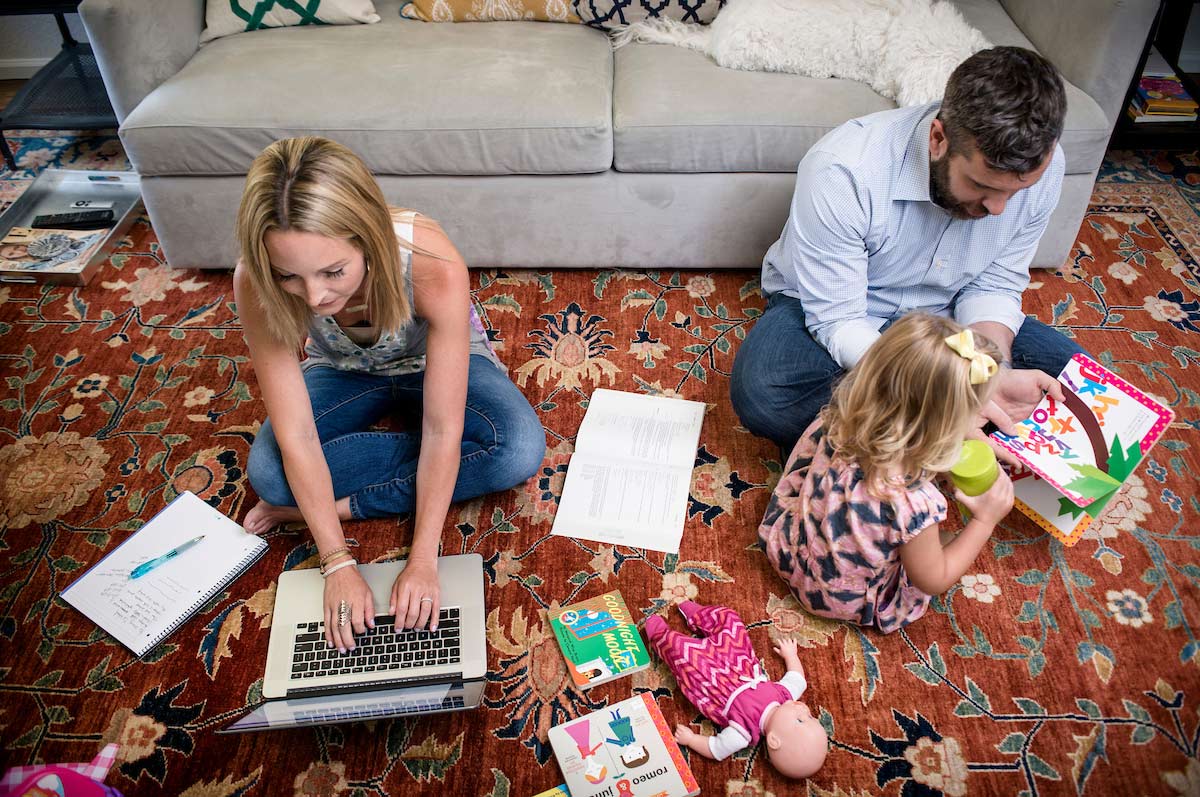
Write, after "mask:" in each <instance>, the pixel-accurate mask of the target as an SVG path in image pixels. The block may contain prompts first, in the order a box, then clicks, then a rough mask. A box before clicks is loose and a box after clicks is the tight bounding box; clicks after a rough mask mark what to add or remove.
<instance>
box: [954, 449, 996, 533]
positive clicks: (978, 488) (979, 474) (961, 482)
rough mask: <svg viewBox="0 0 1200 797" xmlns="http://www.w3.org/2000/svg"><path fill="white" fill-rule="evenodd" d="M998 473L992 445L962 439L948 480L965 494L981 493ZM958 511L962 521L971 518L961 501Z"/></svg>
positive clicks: (989, 486) (992, 482)
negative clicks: (956, 459) (956, 460)
mask: <svg viewBox="0 0 1200 797" xmlns="http://www.w3.org/2000/svg"><path fill="white" fill-rule="evenodd" d="M999 475H1000V463H998V462H997V461H996V454H995V452H993V451H992V447H991V446H989V445H988V444H987V443H985V442H983V441H982V440H964V441H963V444H962V453H961V454H959V456H958V462H956V463H954V467H952V468H951V469H950V481H952V482H954V486H955V487H957V488H958V489H960V490H962V491H963V492H964V493H965V494H966V495H982V494H983V493H986V492H987V491H988V489H989V488H991V486H992V485H993V484H994V483H995V482H996V477H997V476H999ZM958 511H959V512H960V513H961V514H962V518H963V522H964V523H966V522H968V521H969V520H970V519H971V513H970V512H969V511H967V508H966V507H965V506H963V505H962V504H961V503H960V504H959V505H958Z"/></svg>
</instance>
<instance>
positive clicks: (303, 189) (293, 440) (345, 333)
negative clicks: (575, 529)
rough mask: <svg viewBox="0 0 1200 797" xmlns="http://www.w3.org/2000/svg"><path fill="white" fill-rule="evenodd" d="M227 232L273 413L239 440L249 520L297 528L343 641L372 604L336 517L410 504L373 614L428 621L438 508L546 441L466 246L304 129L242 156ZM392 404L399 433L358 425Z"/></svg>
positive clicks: (434, 590) (237, 292) (520, 477)
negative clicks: (237, 197) (404, 532)
mask: <svg viewBox="0 0 1200 797" xmlns="http://www.w3.org/2000/svg"><path fill="white" fill-rule="evenodd" d="M237 237H238V242H239V245H240V247H241V260H240V262H239V263H238V264H237V268H236V269H235V271H234V296H235V297H236V299H237V308H238V313H239V315H240V316H241V320H242V324H243V327H244V329H245V336H246V343H247V346H248V347H249V349H250V357H251V359H252V361H253V364H254V371H255V374H256V376H257V378H258V384H259V388H260V389H261V391H262V395H263V400H264V401H265V403H266V410H267V416H268V420H266V421H265V422H264V423H263V425H262V429H261V431H260V432H259V434H258V437H257V439H255V441H254V445H253V446H252V447H251V450H250V458H249V464H248V467H247V471H248V475H249V479H250V484H251V485H252V486H253V487H254V490H255V492H256V493H258V495H259V497H260V499H261V501H260V503H259V504H257V505H256V506H255V507H254V508H252V509H251V510H250V512H249V513H248V514H247V515H246V519H245V526H246V528H247V529H248V530H250V531H252V532H255V533H261V532H263V531H266V530H268V529H270V528H271V527H272V526H274V525H275V524H277V523H279V522H282V521H290V520H301V519H302V520H304V521H305V522H306V523H307V524H308V527H309V529H310V530H311V532H312V535H313V540H314V541H315V542H316V545H317V549H318V551H319V552H320V557H321V569H322V573H323V575H324V576H325V629H326V630H325V636H326V640H327V641H328V643H329V644H330V645H331V646H335V647H337V648H338V649H339V650H341V651H343V652H345V651H348V650H352V649H353V648H354V646H355V644H354V636H355V635H356V634H362V633H364V632H365V630H366V629H367V628H368V627H373V626H374V623H375V615H376V610H377V609H382V608H383V607H376V606H374V605H373V603H372V599H371V591H370V589H369V588H368V587H367V585H366V582H365V581H364V580H363V578H362V576H361V575H360V574H359V572H358V569H357V567H356V562H355V560H354V558H353V554H352V552H351V551H350V550H349V549H348V547H347V545H346V538H345V536H344V534H343V530H342V524H343V522H345V521H348V520H354V519H359V518H368V517H383V516H390V515H397V514H400V513H410V512H411V513H413V514H414V529H413V540H412V546H411V548H410V552H409V559H408V564H407V566H406V567H405V568H404V570H403V572H402V573H401V574H400V576H399V577H398V578H397V579H396V583H395V584H394V585H393V587H392V593H391V600H390V604H391V605H389V606H388V607H386V608H387V612H386V613H387V614H394V615H395V616H396V625H397V626H404V627H407V628H412V627H421V628H424V627H426V624H428V625H429V627H431V628H436V621H437V617H438V610H439V608H440V604H439V597H440V596H439V592H438V578H437V555H438V548H439V541H440V538H441V533H442V527H443V526H444V525H445V522H446V513H447V510H448V508H449V505H450V502H451V501H461V500H465V499H468V498H472V497H475V496H478V495H483V494H485V493H490V492H495V491H498V490H505V489H508V488H510V487H512V486H514V485H517V484H520V483H521V482H523V481H525V480H526V479H528V478H529V477H530V476H531V475H532V474H533V473H534V471H535V470H536V469H537V467H538V466H539V465H540V464H541V461H542V457H543V455H544V453H545V445H546V440H545V432H544V431H543V429H542V425H541V423H540V421H539V420H538V418H537V415H536V414H535V413H534V411H533V409H532V408H531V407H530V406H529V402H528V401H526V400H525V397H524V396H523V395H522V394H521V393H520V391H518V390H517V388H516V386H515V385H513V383H512V382H511V381H510V380H509V379H508V377H507V376H506V375H505V374H504V372H503V371H502V370H501V368H500V365H499V362H498V361H497V359H496V357H495V354H494V353H493V352H492V350H491V348H490V346H489V345H488V343H487V338H486V337H485V335H484V333H483V330H482V327H481V325H479V324H478V321H477V319H476V318H475V316H474V314H473V311H472V308H471V304H470V295H469V287H468V276H467V267H466V265H465V264H464V263H463V260H462V257H461V256H459V254H458V252H457V251H456V250H455V248H454V245H453V244H452V243H450V241H449V239H448V238H447V237H446V235H445V233H444V232H442V230H441V228H439V227H438V225H437V224H435V223H433V222H432V221H430V220H429V219H426V218H424V217H422V216H420V215H418V214H416V213H413V212H411V211H398V210H395V209H392V208H389V207H388V205H387V204H386V202H385V201H384V198H383V193H382V192H381V190H380V188H379V185H378V183H376V181H375V179H374V177H372V175H371V174H370V172H369V171H368V170H367V168H366V166H365V165H364V164H363V162H362V161H361V160H359V158H358V157H357V156H356V155H354V154H353V153H352V152H350V151H349V150H348V149H346V148H345V147H343V146H341V145H340V144H337V143H335V142H333V141H329V140H327V139H323V138H316V137H305V138H293V139H284V140H282V141H277V142H275V143H274V144H272V145H270V146H269V147H267V148H266V149H265V150H264V151H263V152H262V154H261V155H259V156H258V158H257V159H256V160H255V161H254V164H253V165H252V166H251V168H250V172H249V174H248V175H247V176H246V188H245V192H244V194H243V195H242V202H241V207H240V209H239V211H238V219H237ZM306 338H307V343H305V339H306ZM302 344H303V345H305V351H306V353H307V355H308V356H307V359H306V360H304V361H303V362H301V361H300V358H299V355H298V352H299V349H300V347H301V345H302ZM390 414H408V415H410V416H412V417H413V419H414V423H413V424H411V425H410V428H411V429H412V431H407V432H392V431H380V430H376V429H372V428H371V427H372V426H373V425H374V424H375V423H376V422H377V421H378V420H380V419H381V418H382V417H383V416H385V415H390ZM417 419H419V421H418V420H417ZM384 613H385V612H383V611H379V614H381V615H382V614H384ZM339 621H341V622H339Z"/></svg>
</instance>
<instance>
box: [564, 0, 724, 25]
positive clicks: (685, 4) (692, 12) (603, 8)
mask: <svg viewBox="0 0 1200 797" xmlns="http://www.w3.org/2000/svg"><path fill="white" fill-rule="evenodd" d="M571 2H572V5H573V6H574V7H575V13H576V14H578V15H579V19H580V20H581V21H583V23H584V24H586V25H591V26H592V27H593V28H599V29H600V30H615V29H616V28H618V27H620V26H622V25H632V24H633V23H634V22H641V21H643V20H647V19H673V20H676V21H678V22H696V23H699V24H701V25H707V24H709V23H710V22H712V21H713V20H714V19H716V18H717V12H718V11H720V10H721V9H722V8H724V7H725V0H692V1H691V2H689V0H656V1H655V2H653V3H650V2H645V0H641V1H640V2H639V0H571Z"/></svg>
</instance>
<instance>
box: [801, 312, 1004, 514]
mask: <svg viewBox="0 0 1200 797" xmlns="http://www.w3.org/2000/svg"><path fill="white" fill-rule="evenodd" d="M963 329H964V327H963V326H962V325H961V324H959V323H958V322H956V321H953V320H951V319H949V318H942V317H940V316H934V315H929V314H927V313H912V314H909V315H906V316H904V317H903V318H901V319H900V320H899V321H897V322H896V323H894V324H892V326H891V327H889V328H888V329H887V331H886V332H884V333H883V335H882V336H881V337H880V338H879V340H877V341H875V343H874V344H873V345H872V346H871V348H870V349H869V350H868V351H867V353H866V354H865V355H863V358H862V359H861V360H859V361H858V364H857V365H855V366H854V368H852V369H851V370H850V372H849V373H848V374H846V376H845V377H844V378H843V379H842V380H841V381H840V382H839V383H838V384H837V386H836V387H835V388H834V390H833V398H832V400H831V401H830V403H829V405H828V406H827V407H825V409H824V410H822V411H821V419H822V423H823V425H824V427H825V430H826V435H827V436H828V439H829V442H830V444H831V445H832V446H833V449H834V451H835V455H836V456H838V457H839V458H841V459H844V460H853V461H854V462H856V463H857V464H858V466H859V467H860V468H861V469H862V470H863V473H864V476H865V478H866V483H867V488H868V489H869V490H870V491H871V492H873V493H875V494H876V495H877V496H879V495H883V494H885V493H887V492H888V491H889V490H890V489H894V488H896V487H899V486H901V485H900V484H898V483H897V480H898V479H902V480H903V482H911V481H915V480H924V479H928V478H930V477H932V476H933V475H934V474H935V473H942V472H944V471H947V470H949V469H950V467H951V466H952V465H953V464H954V463H955V462H956V461H957V459H958V456H959V452H960V450H961V447H962V441H963V440H964V439H965V438H966V437H967V435H968V434H969V433H970V431H971V427H972V426H973V424H974V421H975V418H976V416H977V414H978V413H979V410H980V408H982V406H983V405H984V403H985V402H986V401H987V400H988V398H989V397H990V395H991V392H992V389H993V388H994V386H995V382H996V380H995V379H994V378H992V379H988V380H987V381H985V382H983V383H982V384H978V385H972V384H971V382H970V376H969V374H970V361H969V360H967V359H966V358H964V357H962V356H960V355H959V354H958V353H957V352H955V351H954V350H953V349H951V348H950V347H949V346H948V345H946V342H945V338H947V337H949V336H951V335H955V334H957V333H959V332H961V331H962V330H963ZM973 335H974V338H975V348H976V350H978V351H981V352H983V353H985V354H987V355H989V356H991V357H992V359H994V360H995V361H996V362H997V363H998V362H1000V360H1001V353H1000V350H999V348H997V346H996V344H995V343H993V342H992V341H991V340H989V339H988V338H986V337H984V336H983V335H980V334H979V333H978V332H973Z"/></svg>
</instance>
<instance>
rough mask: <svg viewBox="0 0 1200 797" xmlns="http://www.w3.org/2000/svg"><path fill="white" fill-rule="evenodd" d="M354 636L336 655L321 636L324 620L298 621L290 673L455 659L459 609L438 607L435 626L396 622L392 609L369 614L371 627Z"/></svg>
mask: <svg viewBox="0 0 1200 797" xmlns="http://www.w3.org/2000/svg"><path fill="white" fill-rule="evenodd" d="M355 642H356V644H357V647H355V649H354V650H352V651H350V652H349V653H346V654H345V655H342V654H341V653H340V652H339V651H338V649H337V648H331V647H329V645H328V644H327V643H326V642H325V623H324V622H321V621H318V622H314V623H298V624H297V625H296V641H295V643H294V646H293V647H292V672H291V679H292V680H293V681H295V680H300V679H302V678H316V677H324V676H327V675H347V674H350V673H364V672H390V671H395V670H408V669H412V668H414V667H435V666H439V665H442V664H458V663H459V661H460V655H461V654H460V647H459V610H458V607H457V606H452V607H450V608H446V609H442V610H441V612H439V613H438V629H437V631H430V630H429V629H427V628H424V629H420V630H418V629H415V628H409V629H404V628H396V618H395V617H394V616H393V615H390V614H389V615H381V616H379V617H376V618H375V627H374V628H368V629H367V632H366V633H365V634H361V635H359V636H357V637H356V638H355Z"/></svg>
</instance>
